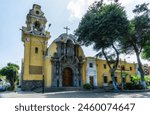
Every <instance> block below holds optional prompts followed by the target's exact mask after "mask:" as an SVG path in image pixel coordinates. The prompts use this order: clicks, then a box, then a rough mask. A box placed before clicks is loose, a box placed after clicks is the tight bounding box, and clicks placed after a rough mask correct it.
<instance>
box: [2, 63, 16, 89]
mask: <svg viewBox="0 0 150 115" xmlns="http://www.w3.org/2000/svg"><path fill="white" fill-rule="evenodd" d="M18 70H19V66H18V65H16V64H12V63H8V64H7V66H6V67H4V68H2V69H1V70H0V74H1V75H3V76H6V79H7V80H8V81H9V83H10V84H11V88H10V89H14V87H15V82H16V80H17V79H18Z"/></svg>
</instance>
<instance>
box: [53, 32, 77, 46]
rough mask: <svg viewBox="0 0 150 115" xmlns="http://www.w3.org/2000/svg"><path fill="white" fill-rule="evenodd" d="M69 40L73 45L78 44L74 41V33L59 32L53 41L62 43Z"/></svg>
mask: <svg viewBox="0 0 150 115" xmlns="http://www.w3.org/2000/svg"><path fill="white" fill-rule="evenodd" d="M68 40H70V41H72V43H73V44H74V45H75V44H76V45H78V44H79V43H78V42H77V41H76V38H75V36H74V35H72V34H66V33H63V34H61V35H60V36H59V37H58V38H56V40H55V41H54V42H63V43H67V41H68Z"/></svg>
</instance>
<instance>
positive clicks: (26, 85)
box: [21, 80, 43, 91]
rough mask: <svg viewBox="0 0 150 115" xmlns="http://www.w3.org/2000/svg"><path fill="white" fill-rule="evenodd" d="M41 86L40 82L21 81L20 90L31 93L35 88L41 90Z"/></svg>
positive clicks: (41, 82)
mask: <svg viewBox="0 0 150 115" xmlns="http://www.w3.org/2000/svg"><path fill="white" fill-rule="evenodd" d="M42 84H43V81H42V80H23V81H22V85H21V90H23V91H32V90H34V89H37V88H41V87H42Z"/></svg>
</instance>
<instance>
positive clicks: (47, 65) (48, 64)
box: [44, 58, 52, 87]
mask: <svg viewBox="0 0 150 115" xmlns="http://www.w3.org/2000/svg"><path fill="white" fill-rule="evenodd" d="M44 75H45V86H46V87H50V86H51V83H52V65H51V61H50V59H49V58H45V67H44Z"/></svg>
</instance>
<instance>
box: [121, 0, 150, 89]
mask: <svg viewBox="0 0 150 115" xmlns="http://www.w3.org/2000/svg"><path fill="white" fill-rule="evenodd" d="M149 12H150V9H148V4H146V3H144V4H141V5H137V6H136V8H135V9H134V10H133V13H134V14H135V16H134V18H133V19H132V20H130V22H129V26H128V34H127V37H126V38H125V39H120V40H121V41H120V43H119V44H120V47H121V49H122V52H125V53H127V54H129V53H135V54H136V57H137V62H138V66H139V72H140V76H141V81H142V82H143V86H144V87H146V85H145V82H144V70H143V68H142V62H141V59H140V54H141V52H142V51H145V50H146V52H148V49H149V45H150V44H149V43H150V15H149ZM143 48H145V49H144V50H143ZM143 55H144V56H145V57H146V58H147V56H146V55H147V54H145V53H144V54H143Z"/></svg>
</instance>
